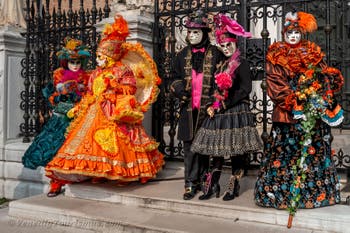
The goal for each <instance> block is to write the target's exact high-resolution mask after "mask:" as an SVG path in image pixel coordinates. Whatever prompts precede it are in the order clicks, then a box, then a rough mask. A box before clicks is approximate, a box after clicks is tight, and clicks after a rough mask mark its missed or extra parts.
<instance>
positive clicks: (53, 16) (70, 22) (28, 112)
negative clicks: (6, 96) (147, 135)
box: [20, 0, 110, 142]
mask: <svg viewBox="0 0 350 233" xmlns="http://www.w3.org/2000/svg"><path fill="white" fill-rule="evenodd" d="M74 2H75V3H76V5H73V0H69V1H68V8H65V9H62V0H58V1H54V2H53V3H51V2H50V0H46V1H42V0H26V9H25V13H26V17H25V20H26V23H27V30H26V32H25V33H24V34H23V36H24V37H25V38H26V47H25V51H24V52H25V58H24V59H23V60H22V67H23V69H22V77H23V78H24V87H25V90H24V91H22V92H21V100H22V101H21V106H20V107H21V109H22V110H23V111H24V115H23V118H24V122H23V123H22V124H21V125H20V132H21V134H22V136H23V142H29V141H30V137H33V136H35V135H36V134H37V133H39V132H40V130H41V124H40V120H39V118H40V115H39V113H44V117H45V119H47V118H48V117H49V115H48V111H47V109H46V108H47V107H46V103H45V101H44V99H43V97H42V94H41V90H42V88H43V87H45V86H46V85H47V83H48V82H49V80H50V79H51V76H52V72H53V70H55V69H56V68H57V66H58V61H57V56H56V52H57V51H58V50H60V49H61V48H62V46H63V39H64V38H65V37H66V36H70V37H74V38H77V39H80V40H82V41H83V42H84V43H85V44H86V45H88V46H89V48H90V50H91V54H92V59H91V62H90V63H89V67H90V68H93V67H95V56H96V55H95V51H96V48H97V41H98V39H99V35H98V33H97V32H96V28H95V26H94V25H95V24H96V23H97V22H99V21H101V20H102V19H103V18H107V17H108V16H109V12H110V8H109V6H108V0H105V5H104V8H103V9H101V8H99V9H97V8H96V0H93V1H92V8H91V9H88V10H86V9H84V1H83V0H80V1H79V5H77V2H78V1H74ZM53 4H56V5H55V6H53ZM75 9H77V10H75Z"/></svg>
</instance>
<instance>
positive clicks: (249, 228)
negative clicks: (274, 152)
mask: <svg viewBox="0 0 350 233" xmlns="http://www.w3.org/2000/svg"><path fill="white" fill-rule="evenodd" d="M8 214H9V216H10V221H8V222H4V223H2V224H3V225H2V227H1V229H2V230H5V232H9V231H6V229H13V230H15V232H33V231H32V230H33V229H39V231H38V232H46V231H44V229H46V230H49V231H50V232H51V231H52V232H58V231H54V230H55V229H61V230H62V227H65V228H66V229H65V230H64V231H60V232H66V233H70V232H72V233H76V232H90V233H97V232H99V233H102V232H103V233H109V232H110V233H112V232H113V233H115V232H118V233H120V232H133V233H141V232H142V233H206V232H208V233H211V232H231V233H241V232H247V233H253V232H260V233H271V232H279V233H323V232H324V231H315V230H311V229H303V228H298V227H293V228H292V229H287V228H286V227H285V226H283V227H282V226H278V225H268V224H259V223H251V222H245V221H240V220H239V219H234V220H232V219H228V218H210V217H207V216H203V215H193V214H186V213H179V212H172V211H165V210H160V209H153V208H145V207H141V206H134V205H131V206H130V205H124V204H121V203H108V202H104V201H95V200H87V199H79V198H72V197H67V196H63V195H61V196H58V197H55V198H47V197H46V196H44V195H39V196H33V197H29V198H25V199H21V200H17V201H13V202H11V203H10V208H9V213H8ZM14 226H17V227H14ZM26 227H27V229H28V231H23V229H25V228H26ZM59 227H61V228H59ZM0 231H1V230H0ZM1 232H4V231H1Z"/></svg>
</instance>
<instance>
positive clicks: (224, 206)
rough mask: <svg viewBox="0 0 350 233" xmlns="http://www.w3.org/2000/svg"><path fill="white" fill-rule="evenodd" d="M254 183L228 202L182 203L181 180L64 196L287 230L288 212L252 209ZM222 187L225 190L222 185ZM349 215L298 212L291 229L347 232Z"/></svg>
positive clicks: (91, 188)
mask: <svg viewBox="0 0 350 233" xmlns="http://www.w3.org/2000/svg"><path fill="white" fill-rule="evenodd" d="M227 179H228V177H225V175H224V176H223V177H222V179H221V180H222V182H224V181H225V180H227ZM254 183H255V177H251V176H246V177H244V178H243V179H242V181H241V194H240V196H239V197H237V198H236V199H234V200H232V201H229V202H226V201H223V200H222V199H221V198H222V195H223V192H221V197H220V198H212V199H210V200H207V201H200V200H198V198H197V197H195V198H194V199H192V200H190V201H184V200H182V193H183V181H182V180H170V181H154V182H149V183H148V184H145V185H140V184H138V183H131V184H129V185H127V186H124V187H118V186H117V183H115V182H107V183H104V184H98V185H96V184H94V185H93V184H90V183H82V184H74V185H69V186H68V187H67V188H66V192H65V196H66V197H70V198H79V199H85V200H93V201H103V202H108V203H114V204H123V205H127V206H134V207H142V208H148V209H155V210H160V211H166V212H172V213H181V214H189V215H196V216H205V217H209V218H220V219H227V220H230V221H235V220H240V221H244V222H254V223H262V224H272V225H279V226H286V224H287V219H288V212H287V211H285V210H275V209H271V208H262V207H258V206H256V205H255V203H254V201H253V187H254ZM221 186H222V188H224V186H223V184H221ZM349 213H350V206H348V205H335V206H330V207H323V208H319V209H307V210H305V209H304V210H298V212H297V213H296V215H295V217H294V221H293V226H295V227H297V228H303V229H311V230H319V231H320V230H325V231H329V232H347V231H348V230H349V229H350V215H349Z"/></svg>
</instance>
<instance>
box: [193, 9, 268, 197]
mask: <svg viewBox="0 0 350 233" xmlns="http://www.w3.org/2000/svg"><path fill="white" fill-rule="evenodd" d="M215 24H216V27H215V37H216V41H217V43H218V44H219V47H220V48H221V50H222V51H223V53H224V55H225V56H226V57H227V59H226V60H225V61H222V62H220V63H219V64H218V65H217V67H218V68H217V71H216V72H215V91H214V94H213V96H212V100H211V104H208V105H207V106H208V107H207V118H206V119H205V120H204V121H203V123H202V125H201V127H200V128H199V130H198V132H197V134H196V136H195V138H194V140H193V143H192V147H191V150H192V152H195V153H198V154H201V155H203V154H204V155H209V156H211V157H212V168H211V172H210V173H208V174H207V177H206V182H205V184H206V185H205V189H204V193H203V195H201V196H199V199H200V200H206V199H209V198H211V197H212V196H213V194H216V197H219V196H220V185H219V179H220V175H221V170H222V166H223V164H224V159H225V158H226V159H230V160H231V172H232V173H231V174H232V176H231V177H230V179H229V182H228V185H227V190H226V192H225V194H224V196H223V200H224V201H229V200H232V199H234V198H235V197H236V196H238V195H239V190H240V184H239V181H240V179H241V177H242V176H243V174H244V169H245V167H246V161H247V157H248V156H249V154H250V153H252V152H256V151H258V150H260V149H262V142H261V139H260V136H259V134H258V130H257V129H256V121H255V115H254V113H252V112H251V111H250V109H249V94H250V92H251V90H252V80H251V73H250V69H249V64H248V62H247V61H246V60H245V59H244V58H243V57H241V56H240V51H239V49H238V48H237V44H236V42H237V37H239V36H241V37H251V33H250V32H246V31H245V30H244V28H243V27H242V26H241V25H240V24H239V23H237V22H236V21H235V20H233V19H231V18H230V17H228V16H226V15H225V14H221V13H220V14H218V15H217V16H215Z"/></svg>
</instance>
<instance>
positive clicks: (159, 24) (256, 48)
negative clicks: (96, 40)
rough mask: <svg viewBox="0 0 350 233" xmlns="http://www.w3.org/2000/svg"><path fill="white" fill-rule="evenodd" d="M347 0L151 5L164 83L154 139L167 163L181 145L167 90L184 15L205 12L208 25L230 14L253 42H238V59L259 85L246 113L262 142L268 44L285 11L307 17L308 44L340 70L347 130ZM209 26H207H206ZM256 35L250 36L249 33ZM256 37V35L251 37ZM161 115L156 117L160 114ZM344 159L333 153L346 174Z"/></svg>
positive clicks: (192, 0) (190, 0)
mask: <svg viewBox="0 0 350 233" xmlns="http://www.w3.org/2000/svg"><path fill="white" fill-rule="evenodd" d="M349 7H350V0H340V1H336V0H332V1H331V0H317V1H314V0H246V1H238V0H214V1H208V0H187V1H186V0H173V1H167V0H163V1H162V0H156V1H155V27H154V56H155V59H156V61H157V63H158V69H159V73H160V76H161V77H162V79H163V83H162V86H161V94H160V96H159V98H158V102H157V103H156V104H155V106H154V108H153V111H154V114H153V116H155V117H154V118H153V122H152V123H153V126H154V127H153V135H154V136H155V137H156V138H157V140H158V141H159V142H160V149H161V150H162V152H163V153H164V154H165V155H166V156H167V158H168V159H178V158H182V156H183V152H182V142H181V141H177V140H176V113H177V110H178V107H179V106H178V102H177V101H176V99H174V98H173V97H172V96H171V95H170V93H169V90H168V84H169V83H170V82H171V80H172V73H173V70H172V68H171V63H172V60H173V58H174V56H175V53H176V52H177V51H178V50H179V49H181V48H182V47H183V46H184V45H185V40H184V37H185V28H184V21H185V20H186V16H187V14H188V13H190V12H192V11H193V10H196V9H199V8H200V9H202V10H203V11H205V12H206V13H207V14H208V15H209V18H210V19H212V18H213V16H214V15H215V14H217V13H218V12H225V13H229V14H231V16H232V17H233V18H235V19H236V20H237V21H238V22H239V23H240V24H242V25H243V26H244V27H245V28H246V29H248V30H250V31H251V32H255V35H256V39H249V40H243V41H239V47H240V50H241V52H242V54H243V55H245V56H246V58H247V60H248V61H249V62H250V63H251V64H250V65H251V67H252V73H253V80H254V81H256V82H258V83H261V89H259V90H257V91H256V92H255V93H254V94H253V96H252V99H251V108H252V110H253V111H254V112H255V113H256V116H257V122H258V124H260V126H261V129H262V138H263V139H264V138H266V137H267V135H268V127H269V125H270V124H271V118H270V109H271V107H272V103H271V102H270V101H268V98H267V95H266V81H265V71H264V67H265V55H266V51H267V47H268V45H269V44H270V41H272V42H273V41H274V40H280V36H281V33H280V31H281V30H280V29H281V27H282V25H281V22H283V17H284V16H285V14H286V12H289V11H306V12H309V13H312V14H313V15H314V16H315V17H316V19H317V21H318V25H319V29H318V31H317V32H316V33H313V34H312V35H311V36H310V40H312V41H315V42H316V43H317V44H319V45H320V46H321V47H322V49H323V51H325V53H326V61H327V62H328V63H329V64H330V65H331V66H334V67H337V68H339V69H340V70H341V71H342V73H343V75H344V77H345V79H346V81H345V82H346V84H345V87H344V89H343V92H342V93H341V95H340V96H339V101H341V102H342V105H343V107H344V109H345V113H346V120H345V122H344V124H343V125H342V127H343V128H348V127H349V126H350V122H349V120H350V116H349V104H350V103H349V101H348V100H347V99H349V94H350V82H349V80H350V9H349ZM211 23H212V21H211ZM254 30H255V31H254ZM256 31H257V32H256ZM273 32H274V33H275V34H274V35H273V34H272V33H273ZM159 113H161V114H159ZM260 156H261V153H258V154H256V155H253V156H252V157H251V163H259V160H260ZM349 158H350V157H349V155H344V154H343V153H342V151H338V153H337V159H336V160H337V161H336V164H337V165H338V167H346V168H349V167H350V164H349Z"/></svg>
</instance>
